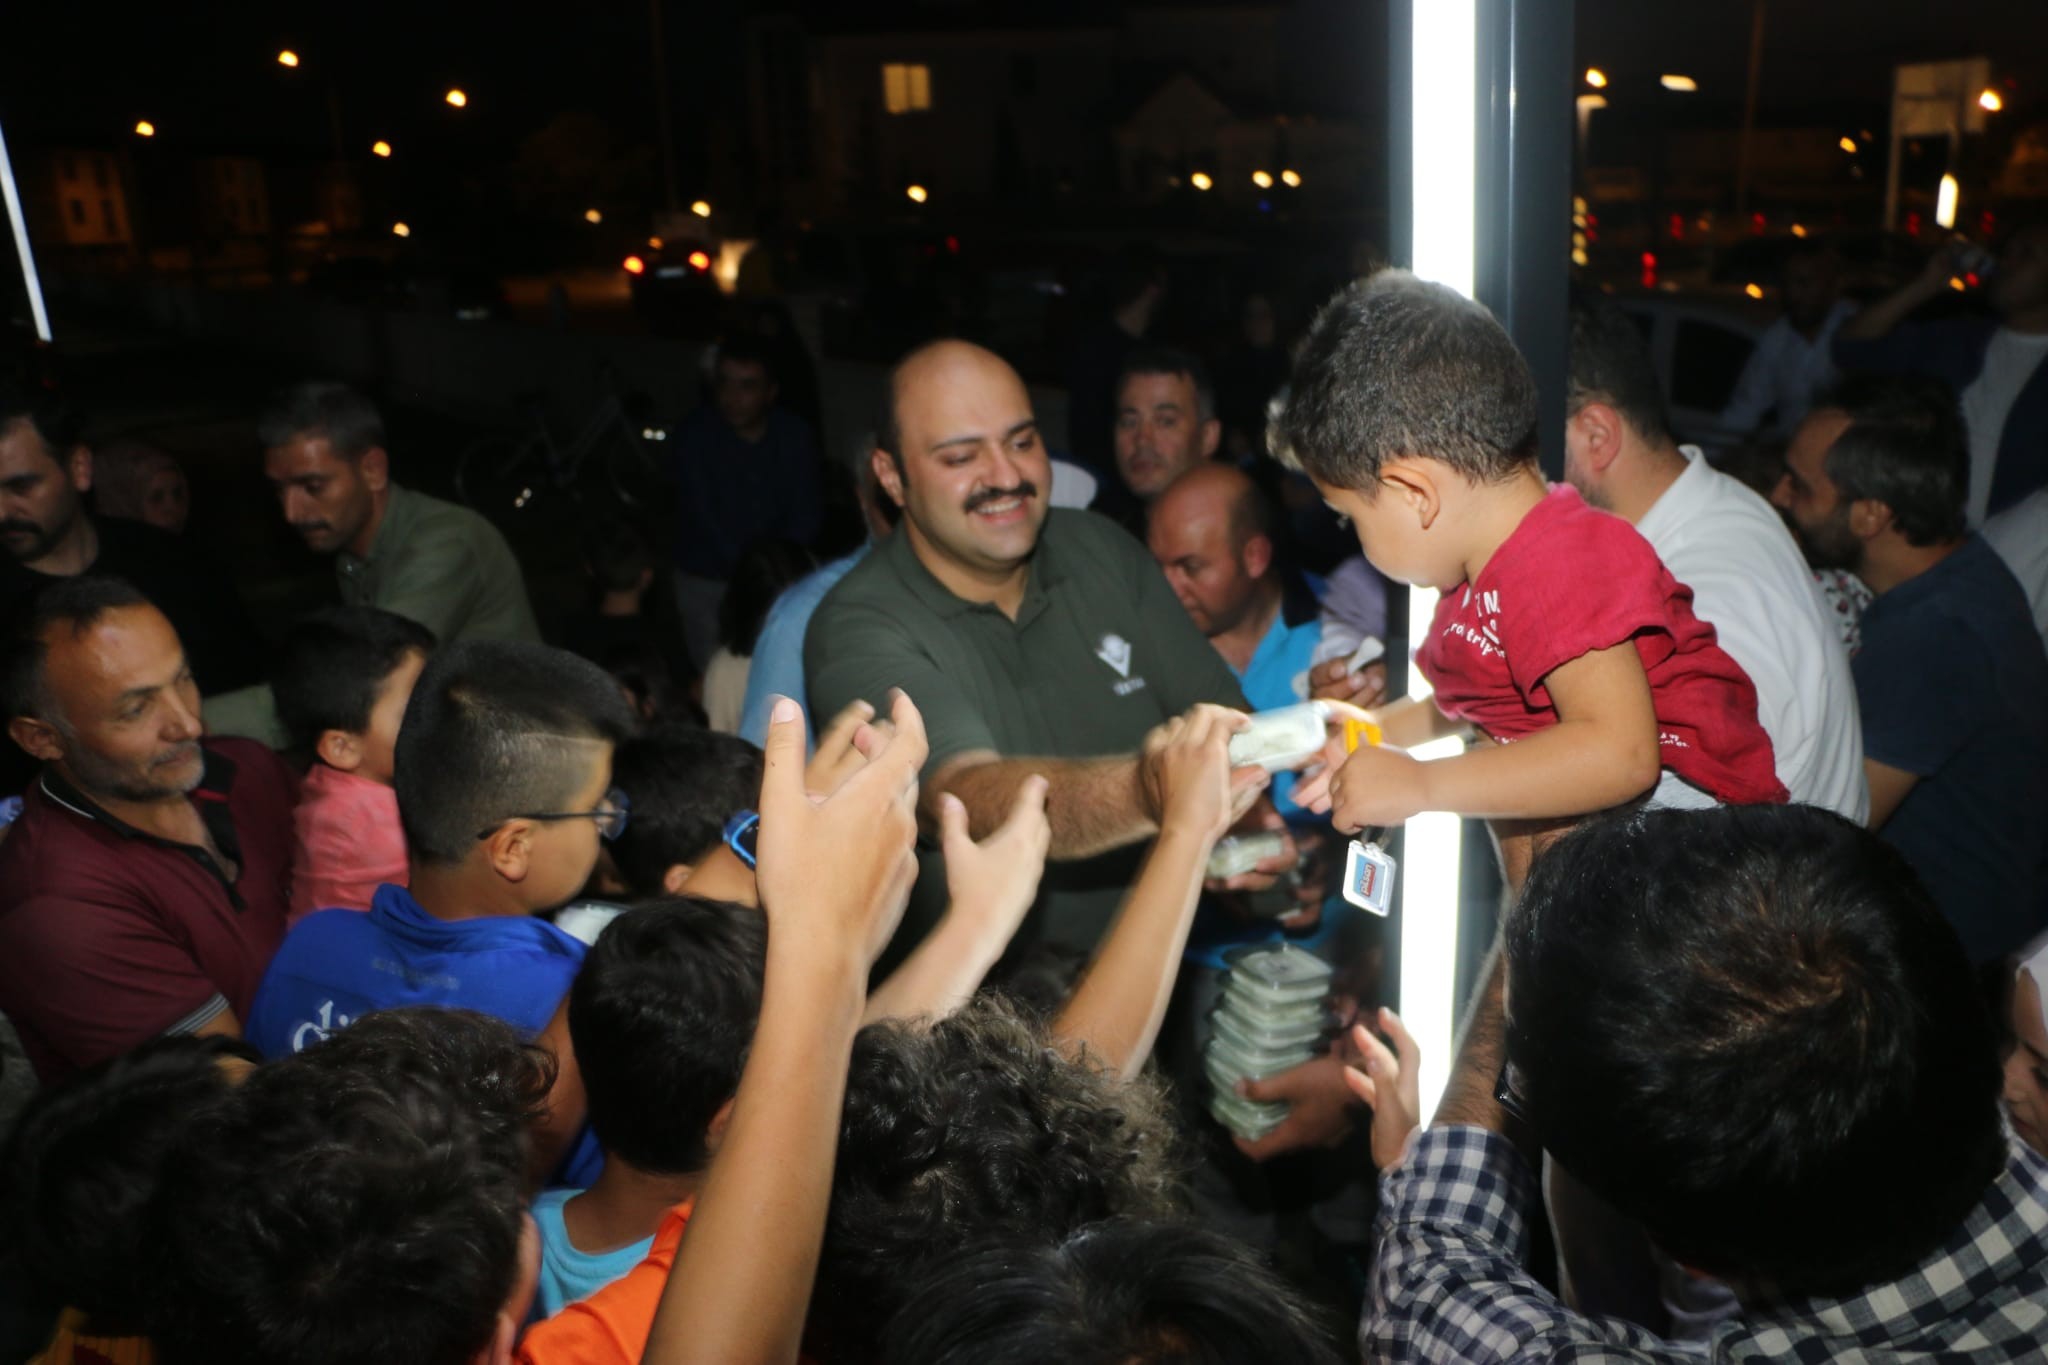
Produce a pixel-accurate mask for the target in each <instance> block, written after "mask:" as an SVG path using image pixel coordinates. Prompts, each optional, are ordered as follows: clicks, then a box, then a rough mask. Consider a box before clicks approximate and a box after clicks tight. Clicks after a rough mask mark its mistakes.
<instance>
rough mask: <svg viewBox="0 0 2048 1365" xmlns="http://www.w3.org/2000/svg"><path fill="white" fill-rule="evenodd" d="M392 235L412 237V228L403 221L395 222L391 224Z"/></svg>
mask: <svg viewBox="0 0 2048 1365" xmlns="http://www.w3.org/2000/svg"><path fill="white" fill-rule="evenodd" d="M391 235H392V236H393V237H410V236H412V229H411V228H409V227H407V226H406V225H405V224H403V223H393V224H392V225H391Z"/></svg>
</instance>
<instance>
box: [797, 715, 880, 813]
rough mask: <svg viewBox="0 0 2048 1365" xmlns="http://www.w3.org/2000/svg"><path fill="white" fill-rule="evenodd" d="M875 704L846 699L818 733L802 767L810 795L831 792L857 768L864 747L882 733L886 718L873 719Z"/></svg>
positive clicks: (864, 759) (874, 742)
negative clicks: (807, 761)
mask: <svg viewBox="0 0 2048 1365" xmlns="http://www.w3.org/2000/svg"><path fill="white" fill-rule="evenodd" d="M874 715H875V708H874V707H872V706H870V705H868V704H867V703H866V702H864V701H853V702H849V703H847V705H846V706H845V708H844V709H842V710H841V711H840V713H839V714H838V715H836V716H834V717H832V723H831V724H830V725H828V726H826V727H825V732H824V733H823V734H821V735H819V736H818V748H817V751H816V752H815V753H813V754H812V755H811V761H810V765H809V766H808V767H807V768H805V770H804V790H805V791H808V792H809V793H811V795H813V796H830V795H831V794H832V793H833V792H836V791H838V790H839V786H840V784H841V783H842V782H844V781H846V779H847V778H849V777H851V776H853V774H855V773H857V772H859V771H860V769H861V766H862V765H863V764H865V763H866V762H867V761H868V759H867V751H868V750H869V749H872V748H874V747H875V746H876V745H877V743H878V742H879V741H880V740H881V739H883V738H884V737H885V732H886V731H887V729H888V726H889V722H888V721H886V720H885V721H877V722H875V723H874V724H872V725H871V724H869V722H870V721H873V720H874Z"/></svg>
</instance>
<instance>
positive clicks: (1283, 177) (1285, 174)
mask: <svg viewBox="0 0 2048 1365" xmlns="http://www.w3.org/2000/svg"><path fill="white" fill-rule="evenodd" d="M1280 183H1281V184H1283V185H1285V186H1286V187H1287V188H1288V189H1290V190H1298V189H1300V188H1301V172H1299V171H1282V172H1280Z"/></svg>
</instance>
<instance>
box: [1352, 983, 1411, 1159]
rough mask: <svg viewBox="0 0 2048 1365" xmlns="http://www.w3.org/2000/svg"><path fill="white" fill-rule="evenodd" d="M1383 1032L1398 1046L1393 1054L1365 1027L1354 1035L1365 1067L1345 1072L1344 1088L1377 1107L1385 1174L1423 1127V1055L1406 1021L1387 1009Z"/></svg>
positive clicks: (1375, 1143) (1376, 1136) (1375, 1126)
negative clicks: (1421, 1077) (1414, 1133)
mask: <svg viewBox="0 0 2048 1365" xmlns="http://www.w3.org/2000/svg"><path fill="white" fill-rule="evenodd" d="M1379 1024H1380V1028H1381V1029H1382V1030H1383V1031H1384V1032H1385V1033H1386V1035H1387V1037H1389V1038H1391V1039H1393V1040H1394V1046H1393V1047H1392V1048H1391V1049H1390V1048H1388V1046H1387V1045H1386V1044H1385V1043H1383V1042H1381V1041H1380V1040H1379V1039H1378V1038H1377V1037H1376V1036H1375V1035H1374V1034H1373V1032H1372V1030H1371V1029H1369V1028H1367V1027H1366V1026H1365V1025H1363V1024H1356V1025H1353V1026H1352V1029H1351V1043H1352V1046H1354V1047H1356V1048H1357V1049H1358V1050H1359V1052H1360V1053H1361V1054H1363V1056H1364V1058H1365V1067H1364V1069H1363V1070H1360V1069H1359V1068H1357V1067H1352V1066H1347V1067H1345V1068H1344V1083H1345V1084H1346V1085H1348V1086H1350V1087H1351V1092H1352V1093H1353V1094H1354V1095H1357V1096H1358V1098H1360V1099H1361V1100H1364V1101H1365V1102H1366V1103H1367V1104H1369V1105H1371V1106H1372V1160H1373V1164H1374V1165H1375V1166H1377V1167H1379V1168H1380V1169H1381V1170H1383V1171H1384V1170H1386V1169H1387V1168H1389V1167H1391V1166H1393V1165H1394V1164H1395V1163H1396V1162H1398V1161H1400V1159H1401V1157H1402V1156H1403V1155H1404V1154H1405V1153H1406V1152H1407V1150H1408V1135H1409V1134H1410V1133H1412V1132H1414V1131H1415V1130H1416V1129H1417V1128H1419V1127H1421V1125H1422V1117H1421V1115H1422V1095H1421V1082H1420V1081H1419V1080H1417V1076H1418V1074H1419V1073H1420V1072H1421V1070H1422V1049H1421V1048H1419V1047H1417V1046H1416V1045H1415V1040H1414V1039H1413V1038H1411V1037H1409V1036H1408V1030H1407V1029H1406V1028H1405V1027H1404V1026H1403V1025H1402V1023H1401V1016H1400V1015H1398V1014H1396V1013H1394V1012H1393V1011H1392V1010H1390V1009H1382V1010H1381V1011H1380V1017H1379Z"/></svg>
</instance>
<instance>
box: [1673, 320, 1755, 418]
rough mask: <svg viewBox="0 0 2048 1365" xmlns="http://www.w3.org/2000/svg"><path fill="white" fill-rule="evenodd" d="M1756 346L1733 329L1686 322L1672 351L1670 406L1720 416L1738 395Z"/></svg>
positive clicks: (1684, 321)
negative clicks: (1746, 366)
mask: <svg viewBox="0 0 2048 1365" xmlns="http://www.w3.org/2000/svg"><path fill="white" fill-rule="evenodd" d="M1754 349H1755V343H1754V342H1752V341H1751V340H1750V339H1749V338H1748V337H1746V336H1744V335H1743V334H1742V333H1740V332H1738V331H1736V330H1735V329H1734V328H1732V327H1724V326H1722V325H1721V324H1719V323H1716V322H1708V321H1705V320H1704V319H1700V318H1684V319H1681V320H1680V322H1679V324H1678V331H1677V333H1676V336H1675V338H1674V340H1673V344H1672V348H1671V404H1672V406H1673V407H1679V408H1695V409H1698V410H1701V411H1705V412H1719V411H1720V410H1721V409H1722V408H1723V407H1725V406H1726V405H1727V402H1728V399H1729V396H1730V395H1732V394H1733V393H1734V392H1735V381H1736V380H1738V379H1740V378H1741V377H1742V367H1743V366H1744V365H1746V364H1748V363H1749V353H1750V352H1751V351H1752V350H1754Z"/></svg>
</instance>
